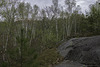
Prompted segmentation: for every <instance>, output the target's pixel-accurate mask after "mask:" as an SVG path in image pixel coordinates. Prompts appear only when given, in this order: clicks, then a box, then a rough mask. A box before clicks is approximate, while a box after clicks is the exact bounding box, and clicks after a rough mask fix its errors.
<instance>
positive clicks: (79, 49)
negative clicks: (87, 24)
mask: <svg viewBox="0 0 100 67" xmlns="http://www.w3.org/2000/svg"><path fill="white" fill-rule="evenodd" d="M58 51H59V53H60V54H61V55H62V56H63V57H64V59H65V60H71V61H77V62H79V63H82V64H85V65H97V67H100V36H94V37H83V38H73V39H70V40H69V41H67V42H65V43H63V44H62V45H60V46H59V47H58Z"/></svg>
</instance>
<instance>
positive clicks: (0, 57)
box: [0, 0, 100, 67]
mask: <svg viewBox="0 0 100 67" xmlns="http://www.w3.org/2000/svg"><path fill="white" fill-rule="evenodd" d="M57 1H58V0H57ZM74 1H75V0H73V4H72V5H75V2H74ZM10 5H14V3H11V4H10ZM66 5H69V7H70V5H71V3H67V1H66ZM54 6H55V7H57V9H56V8H55V10H53V9H54ZM99 6H100V5H99ZM73 7H74V6H71V7H70V9H69V10H72V8H73ZM7 9H9V8H7ZM12 10H15V11H12ZM59 10H60V7H59V6H58V2H56V3H54V5H52V6H51V7H49V8H46V9H42V11H41V10H39V7H38V6H37V5H35V6H34V7H33V8H32V7H31V6H30V4H29V3H25V2H20V3H18V5H17V6H16V8H15V7H13V8H12V9H11V10H10V9H9V10H8V11H6V12H8V13H4V14H2V16H5V17H6V18H5V20H4V21H3V22H0V63H1V65H2V66H1V67H8V66H9V67H49V66H52V65H55V64H56V63H58V59H61V58H62V57H61V56H59V54H58V53H57V50H56V48H57V46H59V44H61V43H62V42H63V41H66V40H67V39H69V38H73V37H80V36H94V35H100V31H99V30H100V7H96V6H95V4H94V5H93V6H92V7H91V9H90V12H89V13H88V15H84V14H79V13H78V11H79V10H77V11H74V12H73V13H69V12H66V11H63V10H60V12H59ZM39 11H40V12H39ZM4 12H5V11H4ZM39 13H41V14H40V15H39ZM9 14H10V16H9ZM52 14H54V15H56V16H53V15H52ZM31 15H32V17H29V16H31ZM7 16H9V17H7ZM57 16H58V17H57ZM11 17H13V18H15V17H16V18H15V19H21V20H17V21H10V20H11V19H12V18H11ZM3 18H4V17H3ZM28 18H30V19H28ZM9 22H10V23H9Z"/></svg>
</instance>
